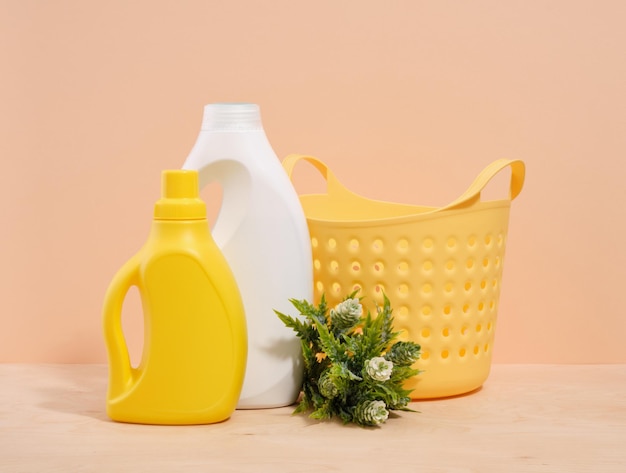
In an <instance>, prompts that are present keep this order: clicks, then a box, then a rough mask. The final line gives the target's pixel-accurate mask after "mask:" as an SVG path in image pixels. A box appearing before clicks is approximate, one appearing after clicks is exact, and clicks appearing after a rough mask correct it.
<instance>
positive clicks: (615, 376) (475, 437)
mask: <svg viewBox="0 0 626 473" xmlns="http://www.w3.org/2000/svg"><path fill="white" fill-rule="evenodd" d="M106 377H107V376H106V367H105V366H102V365H10V364H5V365H1V364H0V388H1V389H0V471H1V472H11V473H13V472H39V471H46V472H48V471H50V472H92V471H110V472H124V471H150V472H170V471H176V472H177V471H181V472H183V471H184V472H190V471H191V472H195V471H202V472H209V471H211V472H213V471H214V472H316V473H320V472H337V471H359V472H374V471H377V472H381V471H383V472H387V471H389V472H391V471H423V472H434V473H438V472H449V473H461V472H594V473H595V472H598V473H601V472H620V473H622V472H624V471H626V448H625V447H626V396H625V395H626V365H584V366H573V365H562V366H553V365H495V366H493V369H492V373H491V375H490V378H489V379H488V381H487V383H486V384H485V386H484V387H483V388H482V389H480V390H479V391H476V392H474V393H472V394H469V395H466V396H461V397H456V398H448V399H440V400H433V401H422V402H417V403H413V404H412V408H414V409H417V410H419V411H420V413H409V412H403V413H399V414H397V415H393V416H392V417H391V418H390V419H389V420H388V421H387V423H386V424H384V425H383V426H382V427H381V428H360V427H352V426H343V425H341V424H340V423H338V422H326V423H318V422H315V421H312V420H310V419H308V418H307V417H306V416H302V415H298V416H292V415H291V412H292V410H293V408H292V407H286V408H280V409H267V410H245V411H236V412H235V413H234V414H233V416H232V417H231V418H230V419H229V420H228V421H226V422H223V423H221V424H214V425H205V426H192V427H163V426H147V425H131V424H121V423H115V422H112V421H110V420H108V419H107V418H106V414H105V412H104V395H105V390H106V382H107V381H106Z"/></svg>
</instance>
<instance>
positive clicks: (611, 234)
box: [0, 0, 626, 363]
mask: <svg viewBox="0 0 626 473" xmlns="http://www.w3.org/2000/svg"><path fill="white" fill-rule="evenodd" d="M625 18H626V3H624V2H622V1H576V0H573V1H572V0H558V1H507V2H501V1H474V2H457V1H438V2H426V1H408V0H406V1H394V0H390V1H385V2H383V1H373V0H367V1H364V0H361V1H341V0H335V1H317V2H304V1H284V0H281V1H275V0H273V1H271V2H270V1H228V2H219V1H206V0H203V1H180V2H174V1H171V2H165V1H148V0H143V1H107V2H99V1H79V0H76V1H64V0H57V1H43V0H42V1H32V0H0V51H1V60H0V107H1V108H0V110H1V112H0V159H1V160H2V170H1V172H0V176H1V178H0V179H1V184H2V185H1V186H0V202H1V205H0V212H1V213H0V222H2V223H1V224H0V262H1V267H2V270H1V273H0V301H1V303H2V306H1V310H0V361H2V362H103V361H104V360H105V350H104V345H103V341H102V335H101V317H100V310H101V304H102V300H103V296H104V292H105V290H106V287H107V285H108V283H109V281H110V279H111V278H112V276H113V274H114V273H115V271H116V270H117V269H118V268H119V267H120V266H121V265H122V263H124V261H126V259H127V258H128V257H130V256H131V255H132V254H133V253H134V252H135V251H136V250H137V249H138V248H139V246H140V245H141V244H142V243H143V241H144V240H145V238H146V235H147V232H148V228H149V225H150V218H151V212H152V205H153V203H154V201H155V199H156V198H157V197H158V194H159V176H160V171H161V170H162V169H165V168H178V167H180V165H182V163H183V161H184V159H185V157H186V155H187V153H188V152H189V151H190V149H191V147H192V145H193V143H194V141H195V138H196V136H197V133H198V130H199V127H200V120H201V114H202V107H203V105H204V104H205V103H209V102H218V101H249V102H256V103H259V104H260V105H261V110H262V113H263V119H264V124H265V128H266V131H267V134H268V136H269V138H270V140H271V142H272V144H273V146H274V149H275V150H276V152H277V154H278V155H279V156H280V157H281V158H282V157H284V156H286V155H287V154H289V153H292V152H300V153H310V154H314V155H317V156H318V157H320V158H322V159H323V160H325V161H326V162H327V163H328V164H329V165H330V166H332V168H333V169H334V170H335V173H336V174H337V175H338V176H339V177H340V179H341V180H342V181H343V182H344V184H346V186H348V187H349V188H351V189H352V190H354V191H356V192H359V193H361V194H364V195H367V196H370V197H374V198H380V199H385V200H392V201H402V202H408V203H418V204H424V205H444V204H445V203H447V202H448V201H450V200H452V199H453V198H455V197H456V196H457V195H458V194H459V193H460V192H461V191H462V190H464V189H465V187H466V186H467V185H468V184H469V183H470V182H471V180H472V179H473V178H474V177H475V175H476V174H477V173H478V172H479V171H480V170H481V169H482V168H483V167H484V166H485V165H486V164H487V163H489V162H490V161H492V160H494V159H497V158H500V157H511V158H512V157H515V158H522V159H524V160H525V161H526V163H527V173H528V174H527V181H526V187H525V189H524V191H523V192H522V194H521V195H520V197H519V198H518V199H517V200H516V201H515V202H514V204H513V208H512V214H511V226H510V231H509V241H508V248H507V258H506V263H505V270H504V279H503V286H502V287H503V289H502V299H501V306H500V312H499V322H498V329H497V334H496V344H495V361H496V362H545V363H587V362H590V363H599V362H626V348H625V345H624V342H623V339H624V333H625V332H626V314H625V309H624V307H625V304H624V297H623V294H624V285H625V283H626V278H625V276H626V270H625V267H626V251H625V250H624V239H625V235H624V229H625V228H626V227H625V225H624V204H625V203H626V199H625V190H624V189H625V188H626V186H625V184H624V181H625V178H626V172H625V169H626V167H625V165H624V160H625V159H626V154H625V152H626V132H625V130H626V119H625V117H626V54H625V51H626V28H624V19H625ZM312 177H314V173H308V172H307V171H306V167H303V169H302V172H299V173H298V176H297V187H298V189H299V190H300V191H301V192H302V191H304V190H307V187H308V186H310V184H309V183H308V180H309V179H310V178H312ZM316 185H317V184H316ZM500 187H501V186H500ZM494 189H495V190H492V192H496V193H497V192H499V191H501V189H498V186H497V185H496V186H494ZM211 195H213V194H211ZM209 198H210V197H209ZM213 205H214V206H215V205H217V204H215V203H214V204H213ZM135 297H136V296H135ZM129 306H132V300H131V302H129ZM128 310H130V309H128ZM127 317H128V320H129V321H128V322H127V324H128V327H129V328H128V330H129V336H130V338H131V339H133V338H134V337H136V334H137V333H138V330H137V326H136V319H135V325H133V320H134V319H133V316H127Z"/></svg>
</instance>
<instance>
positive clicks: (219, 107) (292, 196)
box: [183, 103, 313, 409]
mask: <svg viewBox="0 0 626 473" xmlns="http://www.w3.org/2000/svg"><path fill="white" fill-rule="evenodd" d="M183 169H195V170H198V171H199V178H200V188H202V187H204V186H206V185H207V184H208V183H209V182H211V181H218V182H219V183H220V184H221V186H222V192H223V194H222V195H223V197H222V206H221V208H220V211H219V215H218V217H217V220H216V222H215V225H214V227H213V230H212V234H213V238H214V239H215V242H216V243H217V245H218V246H219V247H220V249H221V250H222V252H223V254H224V256H225V257H226V259H227V261H228V263H229V265H230V267H231V269H232V271H233V273H234V275H235V279H236V281H237V284H238V286H239V290H240V292H241V296H242V299H243V303H244V309H245V313H246V320H247V326H248V363H247V367H246V375H245V379H244V384H243V389H242V392H241V396H240V398H239V403H238V405H237V408H239V409H255V408H267V407H280V406H286V405H289V404H292V403H293V402H295V401H296V399H297V397H298V394H299V391H300V387H301V383H302V369H303V367H302V361H301V349H300V341H299V339H298V338H297V337H296V336H295V335H294V333H293V331H292V330H290V329H288V328H287V327H285V326H284V325H283V324H282V322H281V321H280V320H279V319H278V317H277V316H276V314H275V313H274V309H276V310H279V311H281V312H284V313H288V312H292V306H291V303H290V302H289V299H290V298H295V299H307V300H312V297H313V267H312V256H311V243H310V237H309V232H308V227H307V224H306V219H305V217H304V212H303V210H302V207H301V205H300V201H299V199H298V196H297V194H296V191H295V190H294V188H293V186H292V184H291V181H290V180H289V178H288V176H287V173H286V172H285V171H284V169H283V167H282V166H281V164H280V161H279V160H278V158H277V156H276V154H275V153H274V151H273V149H272V147H271V145H270V143H269V141H268V139H267V136H266V135H265V131H264V130H263V125H262V123H261V115H260V111H259V106H258V105H256V104H250V103H224V104H209V105H206V106H205V107H204V117H203V120H202V128H201V131H200V134H199V136H198V139H197V141H196V144H195V145H194V147H193V149H192V150H191V153H190V154H189V156H188V157H187V160H186V161H185V163H184V165H183Z"/></svg>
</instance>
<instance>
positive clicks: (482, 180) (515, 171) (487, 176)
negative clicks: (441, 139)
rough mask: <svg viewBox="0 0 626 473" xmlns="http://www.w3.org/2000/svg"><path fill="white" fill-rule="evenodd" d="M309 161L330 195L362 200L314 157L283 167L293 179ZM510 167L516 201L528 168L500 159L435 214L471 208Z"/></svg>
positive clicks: (291, 159) (293, 158)
mask: <svg viewBox="0 0 626 473" xmlns="http://www.w3.org/2000/svg"><path fill="white" fill-rule="evenodd" d="M302 160H304V161H307V162H309V163H311V164H312V165H313V166H314V167H315V168H316V169H317V170H318V171H319V172H320V174H321V175H322V176H323V177H324V179H326V182H327V185H328V190H327V192H328V194H329V195H337V194H340V195H343V196H353V197H355V198H362V197H360V196H358V195H357V194H355V193H353V192H351V191H349V190H348V189H346V188H345V187H344V186H343V185H342V184H341V183H340V182H339V181H338V180H337V178H336V177H335V175H334V174H333V173H332V171H331V170H330V169H328V166H327V165H326V164H324V163H323V162H322V161H320V160H319V159H317V158H315V157H313V156H306V155H301V154H291V155H289V156H287V157H286V158H285V159H284V161H283V167H284V168H285V171H287V175H288V176H289V178H290V179H291V175H292V173H293V169H294V167H295V166H296V164H297V163H298V162H299V161H302ZM507 167H510V168H511V182H510V185H509V197H508V198H509V200H513V199H515V198H516V197H517V196H518V195H519V193H520V192H521V191H522V188H523V187H524V179H525V176H526V166H525V165H524V162H523V161H521V160H519V159H498V160H496V161H494V162H492V163H491V164H489V165H488V166H487V167H486V168H485V169H483V170H482V172H481V173H480V174H479V175H478V177H477V178H476V179H474V182H472V184H471V185H470V186H469V187H468V188H467V190H466V191H465V192H463V194H461V195H460V196H459V197H458V198H457V199H455V200H453V201H452V202H450V203H449V204H448V205H446V206H445V207H441V208H438V209H435V210H434V211H433V212H440V211H442V210H453V209H461V208H465V207H470V206H472V205H474V204H475V203H477V202H478V201H480V193H481V192H482V190H483V189H484V188H485V186H486V185H487V184H488V183H489V181H490V180H491V179H493V178H494V177H495V176H496V175H497V174H498V173H499V172H500V171H502V170H503V169H505V168H507Z"/></svg>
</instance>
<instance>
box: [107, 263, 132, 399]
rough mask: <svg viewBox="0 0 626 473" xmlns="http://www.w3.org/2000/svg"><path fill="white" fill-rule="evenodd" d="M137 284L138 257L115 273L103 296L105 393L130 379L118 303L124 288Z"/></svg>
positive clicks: (124, 385)
mask: <svg viewBox="0 0 626 473" xmlns="http://www.w3.org/2000/svg"><path fill="white" fill-rule="evenodd" d="M133 286H137V287H139V259H138V258H137V257H134V258H132V259H131V260H130V261H128V262H127V263H126V264H125V265H124V266H122V268H121V269H120V270H119V271H118V272H117V274H116V275H115V277H114V278H113V280H112V281H111V284H110V285H109V288H108V290H107V293H106V296H105V299H104V308H103V325H104V338H105V342H106V345H107V351H108V354H109V396H110V397H111V398H114V397H117V396H119V395H120V394H122V393H123V392H124V391H126V389H128V386H129V385H130V384H131V382H132V380H133V368H132V366H131V364H130V355H129V354H128V346H127V345H126V339H125V338H124V332H123V330H122V306H123V304H124V299H126V295H127V294H128V290H129V289H130V288H131V287H133Z"/></svg>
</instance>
